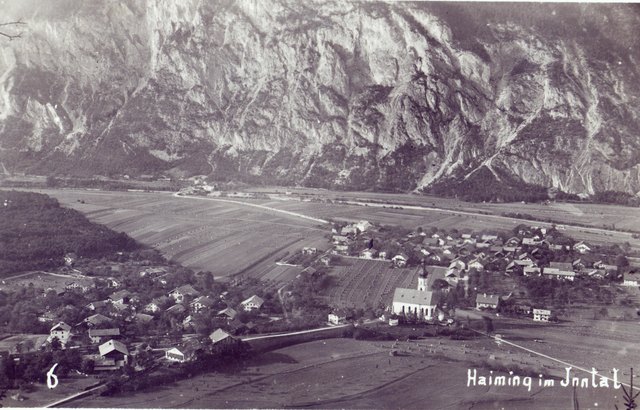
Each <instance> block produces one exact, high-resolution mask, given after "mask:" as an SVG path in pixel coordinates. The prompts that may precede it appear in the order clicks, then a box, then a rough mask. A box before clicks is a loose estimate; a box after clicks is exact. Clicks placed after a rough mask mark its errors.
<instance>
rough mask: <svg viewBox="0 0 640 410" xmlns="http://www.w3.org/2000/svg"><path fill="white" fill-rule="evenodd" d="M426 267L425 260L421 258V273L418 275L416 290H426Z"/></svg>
mask: <svg viewBox="0 0 640 410" xmlns="http://www.w3.org/2000/svg"><path fill="white" fill-rule="evenodd" d="M427 275H428V273H427V268H426V266H425V260H424V259H422V273H420V276H418V290H420V291H423V292H425V291H426V290H427Z"/></svg>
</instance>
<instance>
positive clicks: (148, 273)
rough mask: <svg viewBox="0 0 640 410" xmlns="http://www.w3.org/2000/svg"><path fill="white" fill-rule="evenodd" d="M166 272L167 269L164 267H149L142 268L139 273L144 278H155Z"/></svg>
mask: <svg viewBox="0 0 640 410" xmlns="http://www.w3.org/2000/svg"><path fill="white" fill-rule="evenodd" d="M165 273H167V271H166V270H165V269H164V268H147V269H144V270H141V271H140V272H139V273H138V275H139V276H140V277H141V278H144V277H150V278H155V277H157V276H160V275H164V274H165Z"/></svg>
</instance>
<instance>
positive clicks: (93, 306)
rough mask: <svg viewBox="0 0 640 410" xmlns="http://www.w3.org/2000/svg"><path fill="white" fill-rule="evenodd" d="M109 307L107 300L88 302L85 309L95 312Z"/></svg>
mask: <svg viewBox="0 0 640 410" xmlns="http://www.w3.org/2000/svg"><path fill="white" fill-rule="evenodd" d="M106 306H109V301H108V300H97V301H95V302H90V303H87V304H86V305H85V307H86V308H87V309H89V310H97V309H101V308H104V307H106Z"/></svg>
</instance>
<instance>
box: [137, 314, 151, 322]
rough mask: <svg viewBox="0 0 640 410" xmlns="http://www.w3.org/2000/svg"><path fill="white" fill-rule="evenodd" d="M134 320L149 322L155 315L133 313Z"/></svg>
mask: <svg viewBox="0 0 640 410" xmlns="http://www.w3.org/2000/svg"><path fill="white" fill-rule="evenodd" d="M133 320H134V321H135V322H140V323H148V322H151V321H152V320H153V316H151V315H147V314H144V313H136V314H135V315H133Z"/></svg>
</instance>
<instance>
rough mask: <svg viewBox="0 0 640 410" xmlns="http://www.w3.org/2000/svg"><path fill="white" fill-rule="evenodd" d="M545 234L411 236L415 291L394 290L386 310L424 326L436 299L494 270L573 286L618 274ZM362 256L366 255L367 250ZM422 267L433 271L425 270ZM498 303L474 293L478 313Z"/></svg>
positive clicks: (629, 280)
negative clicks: (416, 260) (417, 264)
mask: <svg viewBox="0 0 640 410" xmlns="http://www.w3.org/2000/svg"><path fill="white" fill-rule="evenodd" d="M546 234H547V229H545V228H539V227H529V228H524V227H523V228H522V229H520V230H519V232H518V235H517V236H514V237H512V238H508V239H506V240H505V239H503V238H500V237H499V236H497V235H490V234H484V235H474V234H469V233H463V234H460V235H456V238H453V237H452V236H450V235H447V234H442V233H433V234H432V235H427V234H426V233H425V232H419V233H418V232H412V233H410V234H409V235H408V237H407V238H406V243H408V242H409V241H411V243H412V244H415V249H414V250H415V251H417V252H419V253H420V254H421V255H422V257H423V259H422V260H423V263H425V264H424V265H423V273H422V274H421V275H420V278H419V279H418V280H419V283H418V288H417V289H404V288H397V289H396V291H395V294H394V297H393V302H392V306H391V310H392V312H393V313H394V314H397V315H400V316H403V315H404V316H407V315H412V316H414V317H417V318H421V319H424V320H433V319H434V317H435V316H434V315H435V312H436V310H437V308H438V306H439V302H440V301H441V300H442V299H443V297H442V296H443V295H444V294H446V292H448V291H449V290H450V289H454V288H456V287H457V286H458V284H462V285H463V286H464V290H465V294H468V291H469V288H468V287H469V277H470V273H471V271H472V270H475V271H477V272H482V271H483V270H485V269H490V270H492V271H495V269H496V267H497V266H500V267H501V268H500V269H504V272H502V273H504V274H505V275H513V274H521V275H524V276H543V277H546V278H555V279H558V280H567V281H573V280H574V279H575V278H576V277H577V276H581V275H583V276H588V277H591V278H600V279H602V278H605V277H607V276H608V275H612V274H614V275H615V274H617V273H618V269H619V268H618V266H616V265H613V264H607V263H605V262H603V261H602V260H595V261H594V259H595V257H594V256H591V255H590V252H591V251H592V249H591V247H590V246H589V245H588V244H586V243H585V242H582V241H579V242H575V243H573V244H571V245H567V244H566V242H567V241H566V240H565V241H562V242H563V244H560V243H554V242H553V239H549V238H547V237H546ZM416 238H422V240H416ZM367 251H368V252H371V249H369V250H367ZM548 251H552V253H551V255H552V256H553V258H555V257H556V256H558V255H557V252H562V254H563V258H564V260H566V259H567V255H570V256H574V258H573V259H572V261H571V262H564V261H553V260H552V261H549V262H548V263H547V261H545V262H542V263H541V261H542V258H540V256H541V254H542V253H543V252H546V254H547V258H548V255H549V252H548ZM370 256H372V255H371V254H370V253H367V252H366V251H363V252H361V253H360V257H364V258H367V259H369V258H370ZM385 256H386V255H385ZM391 261H392V263H394V265H396V266H398V267H402V266H404V265H405V262H406V256H405V255H396V256H394V257H393V258H391ZM426 261H429V262H431V263H434V265H426ZM496 262H498V263H496ZM435 264H437V265H435ZM545 265H546V266H545ZM502 267H504V268H502ZM636 276H639V277H636ZM436 282H439V283H436ZM638 283H640V275H637V274H635V273H634V274H625V277H624V282H623V285H625V286H638ZM434 285H436V286H435V287H434ZM509 297H510V295H509ZM502 301H503V297H502V296H500V295H496V294H486V293H479V294H477V295H476V300H475V306H476V308H477V309H482V310H484V309H491V310H497V309H498V308H499V307H500V304H501V302H502ZM516 310H518V313H523V314H526V315H528V316H531V317H532V318H533V320H535V321H548V320H549V318H550V317H551V312H550V311H549V310H547V309H531V307H530V306H517V309H516Z"/></svg>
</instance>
